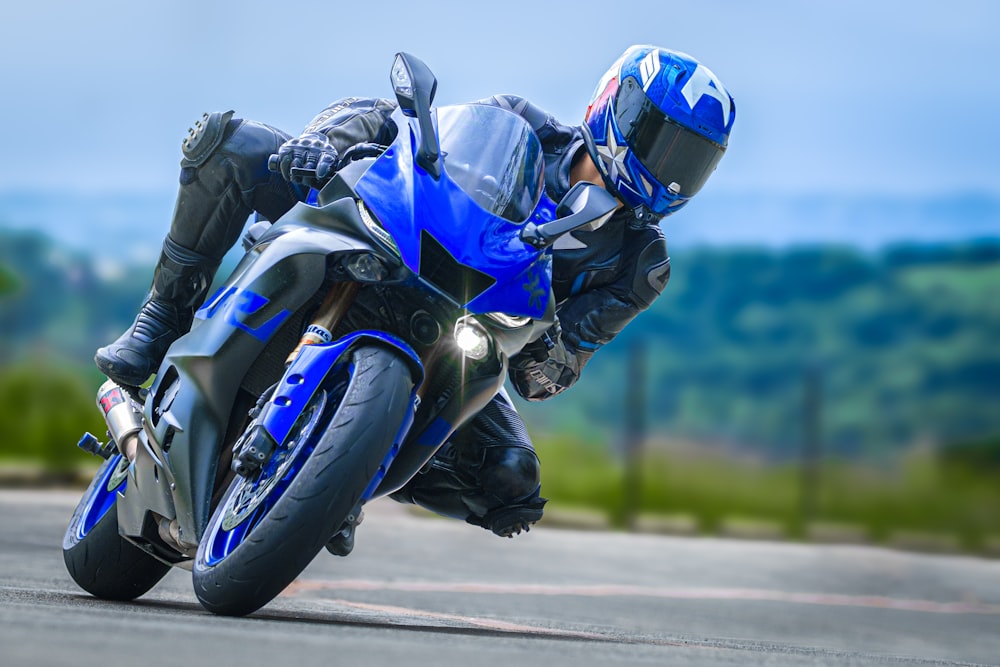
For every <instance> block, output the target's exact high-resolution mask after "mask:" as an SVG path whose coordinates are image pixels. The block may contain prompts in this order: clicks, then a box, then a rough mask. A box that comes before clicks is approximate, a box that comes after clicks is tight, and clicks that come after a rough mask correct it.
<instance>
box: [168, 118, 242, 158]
mask: <svg viewBox="0 0 1000 667" xmlns="http://www.w3.org/2000/svg"><path fill="white" fill-rule="evenodd" d="M235 113H236V112H235V111H233V110H232V109H230V110H229V111H224V112H223V111H213V112H212V113H205V114H202V116H201V119H200V120H197V121H195V124H194V127H191V128H188V136H186V137H185V138H184V141H183V142H182V143H181V151H182V152H183V154H184V157H183V159H181V167H183V168H188V167H200V166H201V165H202V164H203V163H204V162H205V160H207V159H208V156H209V155H211V154H212V151H214V150H215V149H216V148H218V147H219V144H221V143H222V140H223V138H225V133H226V126H227V125H228V124H229V121H230V120H232V118H233V115H234V114H235Z"/></svg>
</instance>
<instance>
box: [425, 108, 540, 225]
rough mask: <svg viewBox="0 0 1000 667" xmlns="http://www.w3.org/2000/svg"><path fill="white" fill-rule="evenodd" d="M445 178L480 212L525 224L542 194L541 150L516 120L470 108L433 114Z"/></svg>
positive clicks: (510, 115)
mask: <svg viewBox="0 0 1000 667" xmlns="http://www.w3.org/2000/svg"><path fill="white" fill-rule="evenodd" d="M437 115H438V116H437V117H438V136H439V137H440V141H441V153H442V155H443V156H444V167H445V172H446V173H447V174H448V176H449V177H450V178H451V179H452V180H453V181H454V182H455V183H456V184H457V185H458V186H459V187H460V188H462V190H463V191H464V192H465V193H466V194H467V195H469V196H470V197H472V199H473V200H475V202H476V203H477V204H479V206H481V207H482V208H483V209H485V210H487V211H489V212H490V213H492V214H494V215H499V216H501V217H503V218H504V219H506V220H509V221H511V222H514V223H522V222H524V221H525V220H527V219H528V218H529V217H530V216H531V214H532V212H533V211H534V210H535V206H536V205H537V204H538V198H539V197H540V196H541V193H542V186H543V183H544V181H543V176H542V175H543V169H544V162H543V160H542V145H541V143H540V142H539V141H538V137H537V136H535V133H534V132H533V131H532V130H531V126H529V125H528V123H527V122H526V121H525V120H524V119H523V118H521V117H520V116H518V115H516V114H514V113H511V112H510V111H505V110H503V109H500V108H498V107H492V106H487V105H484V104H468V105H461V106H452V107H441V108H439V109H438V110H437Z"/></svg>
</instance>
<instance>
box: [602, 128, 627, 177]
mask: <svg viewBox="0 0 1000 667" xmlns="http://www.w3.org/2000/svg"><path fill="white" fill-rule="evenodd" d="M607 136H608V138H607V142H606V143H605V144H604V145H599V146H598V147H597V152H598V153H600V155H601V160H602V161H603V162H604V165H605V170H606V171H607V172H608V176H609V178H610V179H611V182H612V183H617V182H618V179H619V178H621V179H622V180H624V181H625V182H628V181H629V177H628V172H627V171H625V155H626V154H627V152H628V146H619V145H618V140H617V139H616V138H615V130H614V127H613V126H612V124H611V119H610V118H609V119H608V131H607Z"/></svg>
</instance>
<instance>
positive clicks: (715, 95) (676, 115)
mask: <svg viewBox="0 0 1000 667" xmlns="http://www.w3.org/2000/svg"><path fill="white" fill-rule="evenodd" d="M735 118H736V106H735V104H734V102H733V98H732V96H731V95H730V94H729V93H728V92H726V89H725V88H723V86H722V83H720V82H719V79H718V78H716V76H715V75H714V74H713V73H712V72H711V71H710V70H709V69H708V68H707V67H705V66H704V65H702V64H701V63H699V62H698V61H697V60H695V59H694V58H692V57H691V56H689V55H687V54H684V53H679V52H677V51H668V50H667V49H660V48H657V47H655V46H632V47H630V48H629V49H628V50H627V51H625V53H624V54H623V55H622V57H621V58H619V59H618V61H617V62H615V64H614V65H612V66H611V69H609V70H608V71H607V72H606V73H605V74H604V76H603V77H602V78H601V81H600V83H598V85H597V89H596V90H595V91H594V96H593V97H592V98H591V101H590V105H589V106H588V107H587V115H586V117H585V119H584V124H583V135H584V140H585V141H586V144H587V150H588V151H589V152H590V156H591V157H592V158H593V160H594V163H595V164H596V165H597V167H598V170H599V171H600V172H601V175H602V176H603V177H604V183H605V185H606V186H607V188H608V189H609V190H610V191H611V193H612V194H614V195H616V196H617V197H618V198H619V199H621V200H622V201H623V202H625V204H626V205H628V206H631V207H632V208H633V209H634V210H635V212H636V214H637V215H638V216H639V217H640V218H642V219H647V220H654V219H656V218H658V217H662V216H665V215H670V214H671V213H675V212H676V211H677V210H679V209H680V208H681V207H682V206H684V204H686V203H687V202H688V200H689V199H690V198H691V197H693V196H694V195H695V194H697V192H698V191H699V190H700V189H701V187H702V186H703V185H704V184H705V181H707V180H708V177H709V176H710V175H711V174H712V172H713V171H715V167H716V165H717V164H718V163H719V160H720V159H721V158H722V154H723V153H724V152H725V150H726V144H727V143H728V141H729V132H730V130H731V129H732V127H733V120H734V119H735Z"/></svg>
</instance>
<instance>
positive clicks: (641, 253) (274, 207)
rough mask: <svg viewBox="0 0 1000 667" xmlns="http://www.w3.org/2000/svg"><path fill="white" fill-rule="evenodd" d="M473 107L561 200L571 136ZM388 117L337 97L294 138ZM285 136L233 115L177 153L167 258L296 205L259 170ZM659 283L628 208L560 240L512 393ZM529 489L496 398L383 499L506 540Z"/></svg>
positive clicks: (573, 361)
mask: <svg viewBox="0 0 1000 667" xmlns="http://www.w3.org/2000/svg"><path fill="white" fill-rule="evenodd" d="M481 103H484V104H493V105H497V106H501V107H503V108H506V109H509V110H512V111H514V112H515V113H518V114H520V115H521V116H522V117H524V118H525V119H526V120H527V121H528V122H529V123H530V124H531V126H532V128H533V129H534V130H535V132H536V133H537V135H538V137H539V139H540V140H541V144H542V149H543V152H544V160H545V187H546V192H547V194H548V195H549V197H550V198H552V199H553V200H554V201H559V199H560V198H561V197H562V196H563V195H564V194H565V193H566V192H567V190H568V189H569V186H570V168H571V166H572V164H573V161H574V159H576V158H579V157H584V158H585V156H586V148H585V147H584V144H583V137H582V131H581V129H580V128H578V127H571V126H566V125H562V124H560V123H558V122H557V121H556V120H555V119H554V118H553V117H552V116H551V115H549V114H547V113H545V112H544V111H542V110H540V109H538V108H537V107H535V106H534V105H532V104H530V103H529V102H527V100H524V99H522V98H518V97H514V96H507V95H504V96H495V97H492V98H490V99H488V100H483V101H482V102H481ZM394 110H395V104H393V103H392V102H389V101H387V100H379V99H360V98H347V99H343V100H340V101H338V102H335V103H333V104H331V105H330V106H329V107H327V108H326V109H324V110H323V111H322V112H321V113H320V114H319V115H317V116H316V117H315V118H314V119H313V120H312V122H310V123H309V125H308V126H307V127H306V129H305V131H304V132H303V134H306V133H313V132H321V133H323V134H324V135H326V136H327V138H328V139H329V140H330V142H331V143H332V144H333V145H334V146H335V147H336V148H337V150H338V152H339V154H340V155H342V156H343V155H344V154H345V153H346V152H347V151H348V150H349V149H350V148H351V147H353V146H356V145H358V144H377V145H383V146H386V145H388V144H390V143H391V142H392V140H393V138H394V137H395V134H396V127H395V124H394V123H393V122H392V121H391V120H390V115H391V114H392V112H393V111H394ZM289 138H290V137H289V135H287V134H285V133H284V132H281V131H280V130H277V129H275V128H273V127H269V126H267V125H263V124H261V123H257V122H254V121H249V120H241V119H236V118H232V119H229V120H227V122H226V124H225V128H224V132H220V136H219V137H218V138H217V139H216V140H214V141H210V142H209V143H210V144H211V145H210V146H207V147H206V146H205V145H202V146H200V147H198V148H199V150H198V151H197V153H195V151H189V150H185V157H184V160H182V162H181V165H182V169H181V177H180V191H179V194H178V199H177V206H176V209H175V212H174V219H173V224H172V226H171V231H170V234H169V235H168V238H167V240H166V242H165V245H164V253H165V255H166V254H168V253H167V251H168V250H171V252H181V251H182V254H184V253H186V254H187V255H190V257H192V258H195V259H198V260H204V261H205V262H206V263H208V264H211V263H213V262H217V261H218V260H219V259H221V257H222V256H223V255H224V254H225V252H226V251H227V250H228V249H229V248H230V247H231V246H232V245H233V244H235V242H236V240H237V239H238V238H239V235H240V233H241V231H242V228H243V225H244V223H245V221H246V219H247V217H248V216H249V214H250V213H251V211H257V212H258V214H260V215H262V216H263V217H265V218H267V219H269V220H276V219H277V218H278V217H280V216H281V215H283V214H284V213H285V212H287V211H288V210H289V209H290V208H291V207H292V206H293V205H294V204H295V203H296V202H298V201H301V200H302V199H303V198H304V196H305V194H306V192H305V191H304V190H303V188H301V187H299V186H296V185H292V184H290V183H288V182H286V181H285V180H284V179H283V178H281V176H280V175H277V174H275V173H273V172H269V171H268V169H267V161H268V157H269V156H270V155H271V154H273V153H276V152H277V150H278V148H279V146H281V144H282V143H284V142H285V141H286V140H288V139H289ZM203 143H204V142H203ZM669 276H670V260H669V258H668V256H667V249H666V243H665V242H664V239H663V234H662V232H661V231H660V228H659V226H658V225H657V224H649V223H646V222H642V221H640V220H638V219H637V218H636V217H635V216H634V215H633V214H632V212H631V211H630V210H627V209H621V210H619V211H618V212H617V213H615V214H614V215H613V216H612V217H611V218H610V219H609V220H608V221H607V222H606V223H605V224H604V225H602V226H600V227H599V228H596V229H583V230H577V231H574V232H572V233H571V234H569V235H567V236H565V237H563V238H562V239H560V240H559V242H557V243H556V245H555V246H554V248H553V290H554V293H555V297H556V299H557V303H558V306H557V310H556V312H557V315H558V325H557V326H554V327H553V328H552V329H550V330H549V332H548V333H547V334H546V335H545V336H543V337H542V339H540V340H539V341H537V342H535V343H533V344H531V345H530V346H529V347H530V348H531V349H530V351H528V350H526V351H525V352H522V353H521V354H518V355H516V356H515V357H513V358H512V359H511V361H510V372H509V377H510V380H511V383H512V384H513V386H514V388H515V389H516V390H517V392H518V393H519V394H520V395H521V396H523V397H524V398H526V399H528V400H531V401H539V400H544V399H547V398H550V397H552V396H555V395H556V394H558V393H560V392H562V391H564V390H565V389H567V388H568V387H570V386H571V385H573V383H575V382H576V381H577V379H578V378H579V377H580V373H581V371H582V370H583V367H584V365H585V364H586V363H587V361H588V360H589V359H590V358H591V356H593V354H594V353H595V352H596V351H597V350H598V349H599V348H600V347H601V346H602V345H604V344H606V343H607V342H608V341H610V340H611V339H612V338H614V337H615V335H616V334H617V333H618V332H619V331H621V330H622V328H624V326H625V325H626V324H627V323H628V322H629V321H631V320H632V318H633V317H635V316H636V315H638V314H639V313H640V312H641V311H643V310H645V309H646V308H647V307H649V305H650V304H651V303H652V302H653V300H654V299H655V298H656V297H657V296H658V295H659V294H660V293H661V292H662V290H663V288H664V287H665V286H666V283H667V280H668V279H669ZM539 489H540V474H539V463H538V458H537V456H536V454H535V451H534V448H533V447H532V444H531V440H530V439H529V438H528V434H527V432H526V430H525V428H524V424H523V421H522V420H521V418H520V416H519V415H518V414H517V412H516V411H515V410H514V407H513V405H512V404H511V403H510V401H509V399H508V398H507V397H506V395H505V393H504V392H501V393H500V394H498V395H497V396H496V397H495V398H494V399H493V400H492V401H491V402H490V403H489V404H488V405H487V406H486V407H485V408H484V409H483V410H482V411H481V412H480V413H479V414H478V415H477V416H476V417H475V418H473V419H472V420H471V421H470V422H469V423H467V424H465V425H463V426H461V427H460V428H459V429H458V430H457V431H456V432H455V434H454V435H453V436H452V437H451V438H450V439H449V441H448V442H447V443H446V444H445V445H444V446H443V447H442V448H441V449H440V450H439V451H438V453H437V454H436V455H435V456H434V458H433V459H432V460H431V462H430V464H429V466H427V468H426V469H425V471H423V472H422V473H421V474H419V475H417V476H416V477H415V478H414V479H413V480H411V482H409V483H408V484H407V485H406V486H405V487H403V488H402V489H400V490H399V491H397V492H396V493H394V494H393V498H395V499H396V500H399V501H401V502H413V503H417V504H420V505H422V506H424V507H427V508H428V509H431V510H432V511H435V512H437V513H439V514H443V515H446V516H451V517H454V518H459V519H465V520H467V521H468V522H470V523H474V524H477V525H481V526H483V527H484V528H488V529H491V530H493V531H494V532H496V533H497V534H501V535H509V534H511V533H513V532H519V531H520V529H521V528H522V527H526V526H527V525H530V523H533V522H534V521H536V520H538V519H539V518H541V514H542V506H543V505H544V503H545V500H544V499H543V498H540V497H539Z"/></svg>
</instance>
